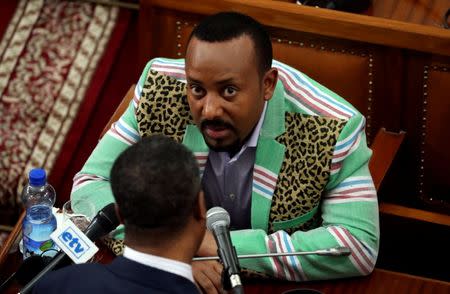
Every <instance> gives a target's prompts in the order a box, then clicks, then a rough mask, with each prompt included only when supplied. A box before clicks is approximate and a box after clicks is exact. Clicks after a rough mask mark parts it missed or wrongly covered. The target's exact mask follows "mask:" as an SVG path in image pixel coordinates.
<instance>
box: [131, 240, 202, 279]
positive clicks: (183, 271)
mask: <svg viewBox="0 0 450 294" xmlns="http://www.w3.org/2000/svg"><path fill="white" fill-rule="evenodd" d="M123 256H124V257H125V258H128V259H130V260H133V261H135V262H138V263H140V264H143V265H147V266H151V267H154V268H157V269H159V270H162V271H166V272H169V273H172V274H175V275H178V276H182V277H184V278H186V279H188V280H190V281H191V282H192V283H195V282H194V277H193V275H192V267H191V265H189V264H187V263H184V262H181V261H177V260H173V259H169V258H164V257H161V256H156V255H152V254H148V253H143V252H140V251H137V250H134V249H133V248H130V247H127V246H125V248H124V251H123Z"/></svg>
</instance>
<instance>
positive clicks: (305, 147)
mask: <svg viewBox="0 0 450 294" xmlns="http://www.w3.org/2000/svg"><path fill="white" fill-rule="evenodd" d="M345 123H346V121H345V120H339V119H334V118H327V117H320V116H309V115H305V114H300V113H286V115H285V129H286V131H285V132H284V133H283V134H282V135H280V136H279V137H277V138H276V140H277V141H278V142H279V143H281V144H283V145H285V146H286V150H285V157H284V160H283V163H282V166H281V171H280V174H279V176H278V181H277V186H276V188H275V191H274V195H273V197H272V206H271V210H270V216H269V232H274V231H277V229H279V228H276V227H275V226H274V222H284V221H290V220H293V219H296V218H299V217H301V216H303V215H305V214H307V213H310V212H313V210H314V209H316V207H317V206H318V205H319V203H320V199H321V196H322V192H323V190H324V188H325V186H326V184H327V182H328V179H329V176H330V168H331V160H332V158H333V151H334V146H335V145H336V143H337V139H338V137H339V134H340V132H341V130H342V128H343V127H344V126H345ZM317 212H319V211H317ZM319 215H320V212H319V213H315V214H314V216H313V217H312V218H309V219H308V220H306V222H302V223H296V224H295V226H292V227H289V228H283V229H284V230H285V231H287V232H288V233H293V232H295V231H298V230H309V229H311V228H313V227H316V226H318V225H320V222H321V219H320V217H319Z"/></svg>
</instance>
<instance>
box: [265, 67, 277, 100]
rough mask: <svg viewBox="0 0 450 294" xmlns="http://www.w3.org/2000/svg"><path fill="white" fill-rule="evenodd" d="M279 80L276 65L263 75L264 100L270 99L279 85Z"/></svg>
mask: <svg viewBox="0 0 450 294" xmlns="http://www.w3.org/2000/svg"><path fill="white" fill-rule="evenodd" d="M277 81H278V70H277V69H276V68H274V67H272V68H271V69H269V70H268V71H267V72H266V73H265V74H264V77H263V87H264V100H265V101H269V100H270V99H271V98H272V96H273V92H274V91H275V87H276V86H277Z"/></svg>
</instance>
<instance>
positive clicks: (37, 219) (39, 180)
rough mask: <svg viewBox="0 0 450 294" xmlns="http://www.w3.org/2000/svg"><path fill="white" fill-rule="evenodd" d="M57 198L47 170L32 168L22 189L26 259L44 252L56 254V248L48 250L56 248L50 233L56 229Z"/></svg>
mask: <svg viewBox="0 0 450 294" xmlns="http://www.w3.org/2000/svg"><path fill="white" fill-rule="evenodd" d="M55 200H56V193H55V189H53V187H52V186H51V185H50V184H48V183H47V175H46V174H45V170H43V169H40V168H35V169H32V170H31V171H30V173H29V180H28V184H27V185H25V187H24V189H23V191H22V202H23V204H24V205H25V208H26V214H25V218H24V220H23V224H22V233H23V256H24V259H25V258H27V257H29V256H32V255H41V254H42V253H44V252H45V256H53V255H55V254H56V250H50V251H48V250H49V249H55V248H56V245H55V243H54V242H53V240H52V239H50V234H51V233H52V232H53V231H54V230H55V229H56V218H55V216H54V215H53V212H52V208H53V204H54V203H55ZM46 251H48V252H46Z"/></svg>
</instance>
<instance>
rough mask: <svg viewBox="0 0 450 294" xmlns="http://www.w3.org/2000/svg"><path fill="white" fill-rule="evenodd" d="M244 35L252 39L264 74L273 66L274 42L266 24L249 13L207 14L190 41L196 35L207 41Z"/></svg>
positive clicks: (261, 71)
mask: <svg viewBox="0 0 450 294" xmlns="http://www.w3.org/2000/svg"><path fill="white" fill-rule="evenodd" d="M242 35H247V36H249V37H250V38H251V39H252V41H253V45H254V49H255V53H256V58H257V59H256V61H257V62H258V65H259V71H260V73H261V74H264V73H265V72H266V71H268V70H269V69H270V68H271V67H272V58H273V57H272V43H271V41H270V36H269V34H268V33H267V31H266V29H265V28H264V26H263V25H262V24H260V23H259V22H257V21H256V20H255V19H253V18H251V17H250V16H248V15H245V14H242V13H238V12H220V13H217V14H213V15H210V16H207V17H206V18H204V19H203V20H202V21H201V22H200V23H199V24H198V25H197V26H196V27H195V28H194V30H193V31H192V33H191V35H190V36H189V41H190V40H191V39H192V38H193V37H195V38H196V39H198V40H201V41H205V42H224V41H229V40H232V39H235V38H238V37H240V36H242ZM189 41H188V43H189Z"/></svg>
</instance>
